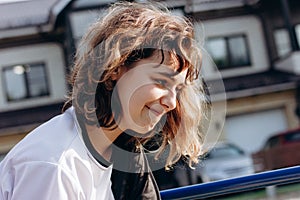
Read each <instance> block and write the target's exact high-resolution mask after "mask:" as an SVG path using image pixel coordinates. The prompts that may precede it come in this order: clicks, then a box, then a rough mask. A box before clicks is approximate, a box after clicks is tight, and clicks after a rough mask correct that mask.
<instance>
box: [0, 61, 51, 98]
mask: <svg viewBox="0 0 300 200" xmlns="http://www.w3.org/2000/svg"><path fill="white" fill-rule="evenodd" d="M3 75H4V84H5V86H6V96H7V97H6V98H7V100H8V101H16V100H20V99H25V98H33V97H40V96H46V95H49V89H48V84H47V76H46V71H45V64H43V63H41V64H26V65H16V66H11V67H5V68H3Z"/></svg>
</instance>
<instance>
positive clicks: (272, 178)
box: [160, 166, 300, 200]
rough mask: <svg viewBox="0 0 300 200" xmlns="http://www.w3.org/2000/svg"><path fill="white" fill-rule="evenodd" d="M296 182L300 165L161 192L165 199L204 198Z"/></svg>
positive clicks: (298, 178)
mask: <svg viewBox="0 0 300 200" xmlns="http://www.w3.org/2000/svg"><path fill="white" fill-rule="evenodd" d="M296 182H300V166H296V167H289V168H284V169H278V170H272V171H267V172H261V173H257V174H252V175H249V176H243V177H238V178H232V179H226V180H220V181H215V182H208V183H201V184H196V185H190V186H184V187H179V188H173V189H168V190H163V191H161V192H160V194H161V197H162V199H164V200H167V199H172V200H173V199H203V198H209V197H216V196H221V195H227V194H233V193H239V192H245V191H251V190H255V189H261V188H265V187H267V186H272V185H283V184H289V183H296Z"/></svg>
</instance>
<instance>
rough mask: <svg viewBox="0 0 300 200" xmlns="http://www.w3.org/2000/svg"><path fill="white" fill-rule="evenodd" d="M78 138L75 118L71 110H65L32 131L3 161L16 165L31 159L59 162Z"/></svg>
mask: <svg viewBox="0 0 300 200" xmlns="http://www.w3.org/2000/svg"><path fill="white" fill-rule="evenodd" d="M77 140H79V136H78V130H77V129H76V122H75V119H74V118H73V117H72V115H71V113H70V112H65V113H63V114H61V115H58V116H56V117H54V118H52V119H50V120H49V121H47V122H45V123H44V124H42V125H40V126H39V127H37V128H36V129H34V130H33V131H32V132H30V133H29V134H28V135H27V136H26V137H25V138H24V139H23V140H21V141H20V142H19V143H18V144H17V145H16V146H15V147H14V148H13V149H12V150H11V151H10V152H9V153H8V155H7V156H6V157H5V158H4V160H3V162H6V161H8V160H9V162H11V164H14V165H16V164H20V163H23V162H30V161H34V162H39V161H40V162H49V163H58V162H59V159H60V158H61V156H63V154H64V153H65V152H66V151H67V149H69V148H71V147H72V145H73V144H74V142H75V143H76V142H78V141H77ZM77 146H78V145H77Z"/></svg>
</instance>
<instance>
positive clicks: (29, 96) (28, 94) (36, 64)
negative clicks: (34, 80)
mask: <svg viewBox="0 0 300 200" xmlns="http://www.w3.org/2000/svg"><path fill="white" fill-rule="evenodd" d="M16 66H29V67H30V68H32V67H42V71H43V76H44V78H45V79H44V81H45V82H44V83H45V86H46V87H45V89H46V92H45V93H44V94H42V95H37V96H36V95H32V94H31V92H30V91H31V89H30V83H29V74H28V73H26V72H25V73H24V74H23V76H24V80H25V84H26V85H25V92H26V94H25V96H24V97H21V98H16V99H14V98H12V99H10V98H9V92H8V80H7V77H6V75H5V71H7V70H12V69H13V68H14V67H16ZM1 71H2V72H1V73H2V82H3V86H4V87H3V90H4V95H5V99H6V102H8V103H13V102H19V101H24V100H28V99H36V98H41V97H49V96H50V94H51V92H50V85H49V80H48V79H49V73H48V71H47V64H46V62H44V61H40V62H30V63H23V64H14V65H8V66H4V67H2V68H1Z"/></svg>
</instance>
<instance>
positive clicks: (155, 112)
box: [146, 106, 162, 117]
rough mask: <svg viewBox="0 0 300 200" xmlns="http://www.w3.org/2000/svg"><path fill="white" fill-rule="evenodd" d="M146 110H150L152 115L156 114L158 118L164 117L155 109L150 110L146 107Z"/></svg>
mask: <svg viewBox="0 0 300 200" xmlns="http://www.w3.org/2000/svg"><path fill="white" fill-rule="evenodd" d="M146 108H148V109H149V110H150V111H151V112H152V113H154V114H155V115H156V116H157V117H159V116H161V115H162V112H159V111H157V110H155V109H152V108H150V107H149V106H146Z"/></svg>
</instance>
